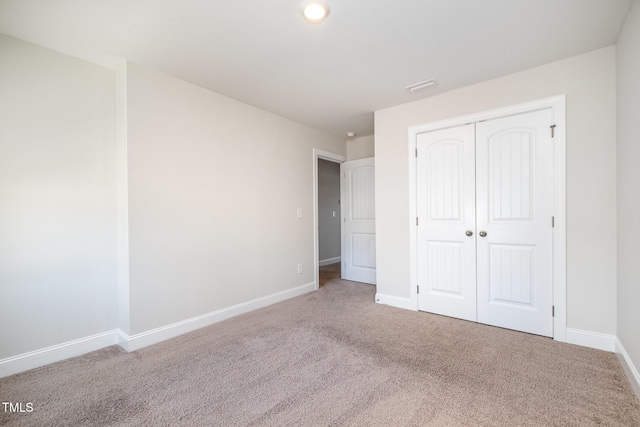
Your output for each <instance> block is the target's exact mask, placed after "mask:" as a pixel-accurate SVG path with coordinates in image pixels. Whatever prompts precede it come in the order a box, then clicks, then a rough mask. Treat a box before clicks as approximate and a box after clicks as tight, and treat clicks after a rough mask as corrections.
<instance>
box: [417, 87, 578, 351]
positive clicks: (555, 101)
mask: <svg viewBox="0 0 640 427" xmlns="http://www.w3.org/2000/svg"><path fill="white" fill-rule="evenodd" d="M565 105H566V101H565V95H559V96H555V97H551V98H545V99H541V100H537V101H531V102H527V103H523V104H517V105H512V106H508V107H503V108H498V109H495V110H490V111H484V112H480V113H476V114H471V115H467V116H462V117H457V118H453V119H448V120H443V121H438V122H433V123H427V124H423V125H418V126H412V127H410V128H409V129H408V136H409V141H408V162H409V218H407V220H408V223H409V237H410V246H409V266H410V271H409V284H410V307H409V308H410V309H412V310H415V311H417V310H418V290H417V286H418V259H417V246H418V237H417V227H416V218H417V189H416V181H417V167H416V154H415V153H416V139H417V135H418V134H420V133H423V132H429V131H433V130H439V129H445V128H449V127H454V126H460V125H464V124H467V123H472V122H479V121H483V120H490V119H496V118H500V117H507V116H510V115H515V114H522V113H526V112H531V111H536V110H540V109H545V108H550V109H551V111H552V115H553V117H554V123H555V125H556V126H555V128H554V140H555V150H554V160H555V167H554V182H553V192H554V196H553V198H554V201H553V205H554V206H553V216H554V218H555V226H554V228H553V266H554V267H553V305H554V308H555V316H554V326H553V329H554V331H553V338H554V339H555V340H556V341H562V342H566V340H567V338H566V337H567V321H566V316H567V314H566V313H567V310H566V294H567V292H566V133H565V129H566V124H565Z"/></svg>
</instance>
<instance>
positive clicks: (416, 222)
mask: <svg viewBox="0 0 640 427" xmlns="http://www.w3.org/2000/svg"><path fill="white" fill-rule="evenodd" d="M416 225H418V217H416Z"/></svg>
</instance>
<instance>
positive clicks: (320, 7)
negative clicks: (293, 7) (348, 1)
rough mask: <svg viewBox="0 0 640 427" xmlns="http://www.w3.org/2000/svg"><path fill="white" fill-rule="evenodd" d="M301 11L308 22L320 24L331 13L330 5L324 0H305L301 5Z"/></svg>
mask: <svg viewBox="0 0 640 427" xmlns="http://www.w3.org/2000/svg"><path fill="white" fill-rule="evenodd" d="M300 12H302V16H304V19H306V20H307V22H309V23H311V24H319V23H321V22H322V21H324V20H325V19H326V17H327V15H329V5H328V4H327V2H326V1H324V0H305V1H303V2H302V5H301V6H300Z"/></svg>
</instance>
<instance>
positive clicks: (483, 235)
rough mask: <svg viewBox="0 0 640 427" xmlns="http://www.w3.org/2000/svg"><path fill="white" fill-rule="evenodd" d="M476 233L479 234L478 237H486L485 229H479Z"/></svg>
mask: <svg viewBox="0 0 640 427" xmlns="http://www.w3.org/2000/svg"><path fill="white" fill-rule="evenodd" d="M478 234H479V235H480V237H487V232H486V231H481V232H480V233H478Z"/></svg>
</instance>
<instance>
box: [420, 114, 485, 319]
mask: <svg viewBox="0 0 640 427" xmlns="http://www.w3.org/2000/svg"><path fill="white" fill-rule="evenodd" d="M417 148H418V152H417V156H418V159H417V162H418V165H417V179H418V182H417V194H418V198H417V208H418V218H419V221H418V286H419V288H418V305H419V308H420V310H423V311H429V312H432V313H437V314H443V315H447V316H453V317H458V318H461V319H467V320H473V321H475V320H476V236H475V231H474V230H475V221H476V217H475V137H474V125H473V124H469V125H465V126H459V127H455V128H449V129H443V130H437V131H433V132H426V133H423V134H419V135H418V137H417Z"/></svg>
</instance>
